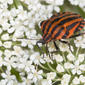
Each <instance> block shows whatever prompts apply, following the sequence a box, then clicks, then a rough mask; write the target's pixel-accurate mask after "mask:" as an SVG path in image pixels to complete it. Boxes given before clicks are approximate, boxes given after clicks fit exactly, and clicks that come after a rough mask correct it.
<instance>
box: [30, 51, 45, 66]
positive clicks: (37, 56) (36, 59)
mask: <svg viewBox="0 0 85 85" xmlns="http://www.w3.org/2000/svg"><path fill="white" fill-rule="evenodd" d="M30 60H31V61H33V62H34V63H35V64H39V63H40V62H41V63H44V60H43V59H42V58H41V56H40V54H39V53H38V52H35V53H33V54H32V55H31V56H30Z"/></svg>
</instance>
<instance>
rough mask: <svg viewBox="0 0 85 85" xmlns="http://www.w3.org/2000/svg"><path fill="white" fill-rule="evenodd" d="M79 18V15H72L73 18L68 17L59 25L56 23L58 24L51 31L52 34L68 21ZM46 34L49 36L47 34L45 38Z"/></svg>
mask: <svg viewBox="0 0 85 85" xmlns="http://www.w3.org/2000/svg"><path fill="white" fill-rule="evenodd" d="M77 18H79V17H78V16H77V17H72V18H71V19H66V20H63V21H61V22H63V23H61V22H60V23H59V24H58V25H56V26H55V27H54V28H53V29H52V31H51V36H52V34H53V32H54V31H55V30H56V29H57V27H59V26H63V25H64V24H65V23H66V22H70V21H72V20H75V19H77ZM46 36H47V34H46V35H44V38H45V37H46Z"/></svg>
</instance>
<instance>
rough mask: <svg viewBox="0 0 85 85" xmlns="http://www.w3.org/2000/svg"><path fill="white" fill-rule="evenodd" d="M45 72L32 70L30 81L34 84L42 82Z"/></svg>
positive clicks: (29, 76)
mask: <svg viewBox="0 0 85 85" xmlns="http://www.w3.org/2000/svg"><path fill="white" fill-rule="evenodd" d="M42 73H43V71H42V70H39V71H36V70H35V69H33V70H32V73H29V74H28V76H27V77H28V79H32V80H33V82H34V83H36V82H37V81H38V80H41V79H42V75H41V74H42Z"/></svg>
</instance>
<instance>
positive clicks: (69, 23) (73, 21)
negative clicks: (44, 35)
mask: <svg viewBox="0 0 85 85" xmlns="http://www.w3.org/2000/svg"><path fill="white" fill-rule="evenodd" d="M77 21H81V18H79V19H75V20H72V21H70V22H67V23H65V24H64V26H65V27H67V26H69V25H71V24H72V23H75V22H77ZM61 27H62V26H60V27H58V28H57V30H55V31H54V32H53V34H52V38H54V36H55V35H56V34H57V32H58V30H59V29H60V28H61ZM59 36H60V35H59Z"/></svg>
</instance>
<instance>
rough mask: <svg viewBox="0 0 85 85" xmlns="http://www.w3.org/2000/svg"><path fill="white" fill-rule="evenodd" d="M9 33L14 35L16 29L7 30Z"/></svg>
mask: <svg viewBox="0 0 85 85" xmlns="http://www.w3.org/2000/svg"><path fill="white" fill-rule="evenodd" d="M7 31H8V33H13V32H14V31H15V28H14V27H11V28H10V29H8V30H7Z"/></svg>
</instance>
